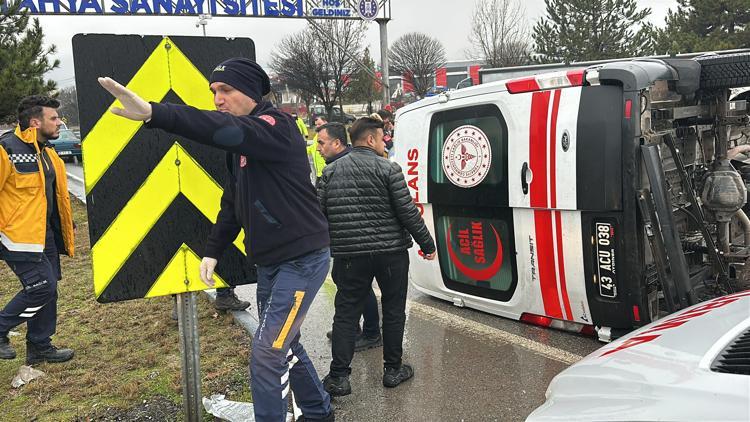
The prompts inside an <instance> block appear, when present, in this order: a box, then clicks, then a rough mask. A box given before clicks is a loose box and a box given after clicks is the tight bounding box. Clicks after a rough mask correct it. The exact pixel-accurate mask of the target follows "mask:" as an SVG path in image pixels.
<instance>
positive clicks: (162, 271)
mask: <svg viewBox="0 0 750 422" xmlns="http://www.w3.org/2000/svg"><path fill="white" fill-rule="evenodd" d="M87 36H88V35H87ZM92 36H93V37H96V36H99V37H103V38H104V41H103V43H105V44H106V42H112V43H113V44H114V45H116V47H117V48H122V46H123V44H127V48H129V49H131V50H136V51H137V50H138V49H141V50H143V49H144V47H146V46H147V45H149V43H148V42H145V41H144V40H145V39H146V38H150V40H146V41H150V42H151V44H150V45H151V46H153V45H154V44H157V45H156V47H155V48H154V49H153V51H150V53H148V54H147V58H146V60H145V62H144V63H143V65H142V66H141V67H140V69H138V70H137V72H135V74H134V75H133V76H132V78H131V79H130V81H129V82H128V83H127V87H128V88H129V89H131V90H133V91H134V92H135V93H137V94H138V95H140V96H141V97H142V98H144V99H146V100H148V101H154V102H159V101H162V100H163V99H164V98H165V97H166V96H167V95H170V93H174V95H177V97H179V99H180V100H182V101H183V102H184V103H185V104H187V105H190V106H193V107H196V108H199V109H204V110H214V104H213V97H212V94H211V92H210V90H209V89H208V81H207V79H206V77H205V76H204V73H202V72H201V71H200V70H199V69H198V68H197V67H196V66H195V65H194V64H193V63H192V62H191V61H190V59H189V58H188V56H187V55H186V54H184V53H183V51H182V50H181V49H180V48H179V47H178V46H177V43H176V42H175V40H174V39H172V38H169V37H164V38H163V39H161V40H160V41H159V42H158V43H157V42H156V40H155V37H143V38H141V37H133V36H115V35H92ZM178 39H180V42H181V43H182V45H183V46H187V48H188V49H192V51H193V54H194V55H195V54H203V52H208V53H206V54H209V55H210V54H213V55H214V56H218V55H219V54H221V52H220V51H219V50H221V49H224V50H229V51H224V54H228V55H229V57H232V56H236V55H240V54H241V53H243V52H246V51H247V45H248V44H249V45H250V46H251V47H250V54H251V55H252V54H254V53H253V50H252V41H250V40H247V39H245V40H240V41H242V42H244V44H243V45H244V48H245V49H244V50H242V51H241V52H240V54H237V53H236V52H235V51H236V50H237V49H238V47H236V46H237V45H239V44H242V42H239V41H238V42H237V44H232V42H233V41H228V40H226V39H212V40H213V41H212V40H211V39H206V38H201V39H197V38H192V37H178ZM183 40H184V41H183ZM84 41H85V42H87V43H89V46H90V45H96V46H99V45H100V43H97V42H96V41H97V40H92V39H87V40H84ZM85 42H80V43H79V44H85ZM212 42H215V44H212ZM128 43H130V44H128ZM196 45H197V46H196ZM214 46H216V47H214ZM78 48H79V51H83V53H82V54H80V55H79V56H81V55H85V54H92V55H96V53H95V52H90V53H89V52H88V51H87V50H90V47H89V48H88V49H87V48H83V47H81V46H80V45H79V47H78ZM147 48H149V49H150V48H153V47H147ZM233 48H234V50H232V49H233ZM102 49H103V50H104V51H106V54H105V55H106V56H107V58H101V61H102V62H103V63H102V64H101V66H102V68H103V69H104V70H98V69H96V66H97V63H94V64H92V65H89V68H88V69H87V70H88V72H89V75H90V74H91V73H93V72H100V73H99V75H107V70H106V69H107V68H110V69H113V68H117V63H118V61H119V62H120V63H122V62H123V60H127V59H124V58H122V56H120V55H118V53H117V52H114V51H110V50H108V49H106V47H102ZM196 50H197V52H196ZM146 51H149V50H146ZM217 51H219V52H217ZM75 52H76V39H74V54H75ZM99 54H100V55H101V52H100V53H99ZM144 56H145V55H144ZM144 56H141V57H144ZM196 57H197V56H196ZM210 57H213V56H210ZM202 58H203V59H205V57H202ZM217 58H218V57H217ZM226 58H228V57H226ZM87 59H88V60H91V59H90V58H87ZM96 59H98V58H96ZM96 59H95V60H96ZM107 60H109V62H107ZM85 63H86V64H88V63H91V62H89V61H86V62H85ZM202 63H203V64H204V66H203V69H204V72H205V71H206V66H205V60H204V61H203V62H202ZM76 65H77V67H76V70H77V72H76V74H77V77H78V76H79V75H78V73H79V72H78V62H77V64H76ZM99 75H97V76H99ZM87 76H88V75H87ZM94 80H95V78H94ZM77 85H79V86H81V84H80V83H78V82H77ZM83 85H85V83H84V84H83ZM89 87H90V89H94V88H95V87H93V86H91V85H89ZM96 88H98V87H96ZM87 89H88V88H87ZM98 89H100V88H98ZM82 91H83V92H82ZM78 92H79V103H80V102H81V98H82V97H83V100H84V101H87V100H89V98H91V97H86V95H87V93H86V92H85V89H83V90H82V89H79V91H78ZM88 94H91V93H88ZM93 94H96V93H95V92H94V93H93ZM172 98H173V97H172ZM89 102H94V101H93V100H89ZM94 105H95V106H96V107H101V108H102V109H103V108H104V107H106V108H107V109H110V108H112V107H119V106H121V105H120V104H119V101H114V102H111V101H110V100H109V99H108V100H107V103H102V102H99V103H94ZM102 111H103V114H102V115H101V117H100V118H99V120H98V121H96V122H95V123H94V122H93V121H92V122H91V124H89V126H88V128H84V124H83V119H82V128H81V129H82V130H84V129H86V131H85V132H84V134H85V138H84V140H83V144H82V145H83V157H84V159H83V168H84V177H85V185H86V194H87V198H88V199H89V200H88V212H89V223H90V225H89V229H90V232H91V233H92V236H91V239H92V244H93V246H92V248H91V255H92V265H93V278H94V293H95V295H96V297H97V300H99V301H101V302H114V301H120V300H127V299H133V298H139V297H154V296H164V295H170V294H176V293H185V292H189V291H198V290H204V289H207V288H208V287H207V286H206V285H205V284H204V283H203V282H202V281H201V280H200V278H199V265H200V262H201V258H200V256H199V254H198V252H196V251H199V249H192V248H191V246H192V247H193V248H202V247H203V246H202V245H203V242H204V241H205V238H206V236H207V230H208V228H209V227H210V224H212V223H215V222H216V217H217V215H218V212H219V208H220V201H221V195H222V193H223V190H222V188H221V186H220V184H219V183H218V182H217V180H221V177H223V174H215V175H212V174H211V173H210V172H208V171H207V170H206V168H212V169H213V170H212V171H214V172H218V171H219V170H217V165H216V162H215V161H217V160H215V157H216V156H215V155H211V154H208V155H206V154H207V152H206V150H207V149H209V147H205V146H201V145H198V144H195V143H193V144H191V145H187V144H181V143H182V142H183V141H182V140H181V139H180V138H177V137H174V136H172V135H168V136H171V147H169V144H162V143H160V142H161V141H162V140H164V136H163V135H159V136H158V137H157V136H155V135H148V136H151V137H153V140H152V139H151V138H149V137H148V136H146V135H143V134H144V133H149V132H144V131H141V126H142V125H143V122H134V121H131V120H128V119H124V118H122V117H119V116H116V115H114V114H112V113H110V112H109V111H104V110H102ZM89 128H90V129H89ZM139 133H141V135H138V134H139ZM144 136H145V137H144ZM167 139H170V138H167ZM138 141H142V142H146V141H148V142H151V143H154V142H157V143H158V149H154V148H153V145H152V148H151V149H144V150H143V151H141V150H140V149H134V147H133V146H130V147H129V146H128V145H129V144H131V143H133V142H138ZM140 145H143V146H144V148H145V147H147V146H148V145H147V144H140ZM186 146H189V147H190V148H186ZM126 147H127V149H126ZM166 148H168V150H167V151H166V153H164V150H165V149H166ZM202 148H203V149H202ZM188 150H189V151H191V152H193V153H194V154H197V155H195V156H193V155H191V154H190V153H189V152H188ZM153 151H158V153H156V154H154V153H153ZM162 153H163V155H161V154H162ZM142 154H151V155H149V156H148V157H149V159H148V160H143V159H142V157H144V156H143V155H142ZM212 154H216V152H213V153H212ZM222 156H223V155H222ZM159 157H160V158H159ZM196 157H202V158H200V159H202V160H208V159H209V158H207V157H213V158H212V159H211V161H210V162H209V161H204V163H208V164H207V165H209V167H204V166H202V165H201V163H200V162H199V160H198V158H196ZM157 160H158V163H157ZM144 163H145V164H144ZM154 163H157V164H155V165H154ZM221 164H222V166H218V167H221V168H223V162H222V163H221ZM152 167H153V168H152ZM134 168H137V169H138V171H136V172H134V171H133V169H134ZM131 172H132V173H133V174H131ZM134 174H137V176H135V175H134ZM123 178H125V179H129V180H130V184H128V185H127V187H126V188H125V189H126V190H127V192H126V193H121V192H120V190H119V189H120V186H121V185H122V183H121V182H119V184H118V180H121V179H123ZM143 178H145V180H144V179H143ZM101 198H109V200H108V201H107V200H105V199H101ZM102 201H104V202H102ZM113 204H114V205H113ZM97 207H98V208H97ZM93 222H96V229H94V228H92V227H93ZM179 225H182V226H181V227H180V230H174V228H176V227H179ZM173 232H174V233H173ZM199 233H200V234H199ZM243 241H244V233H243V232H242V231H240V232H239V235H238V236H237V238H236V239H234V241H233V243H232V244H233V246H234V247H233V248H232V247H230V248H229V249H232V251H228V252H227V253H226V254H231V255H232V257H230V258H229V259H230V261H231V262H232V265H231V266H230V265H229V264H226V265H227V267H226V268H225V272H226V273H223V272H221V270H222V269H221V268H219V269H217V273H220V274H221V275H222V276H223V277H220V276H219V275H218V274H216V275H215V276H214V281H215V283H216V287H227V286H228V283H227V282H226V281H225V280H227V279H230V280H233V281H232V283H237V282H238V281H242V280H245V279H246V278H245V277H244V275H246V274H247V271H246V270H247V268H246V260H245V259H244V256H245V250H244V244H243ZM189 245H190V246H189ZM155 248H156V249H155ZM155 252H158V253H155ZM226 254H225V255H226ZM157 256H158V257H157ZM170 257H171V258H170ZM232 260H233V261H232ZM220 267H221V266H220ZM240 267H243V268H240ZM228 277H231V278H228ZM240 284H241V283H240Z"/></svg>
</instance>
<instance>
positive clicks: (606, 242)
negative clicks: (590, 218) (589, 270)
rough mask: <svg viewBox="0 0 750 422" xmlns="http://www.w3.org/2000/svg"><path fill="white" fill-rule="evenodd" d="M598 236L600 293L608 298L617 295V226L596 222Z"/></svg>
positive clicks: (595, 231) (597, 256)
mask: <svg viewBox="0 0 750 422" xmlns="http://www.w3.org/2000/svg"><path fill="white" fill-rule="evenodd" d="M594 237H595V238H596V270H597V276H598V277H597V278H598V280H599V294H600V295H601V296H602V297H606V298H610V299H612V298H616V297H617V268H616V264H617V259H616V258H617V247H616V245H617V243H616V241H615V228H614V226H613V225H612V224H610V223H599V222H597V223H594Z"/></svg>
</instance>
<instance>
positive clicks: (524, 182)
mask: <svg viewBox="0 0 750 422" xmlns="http://www.w3.org/2000/svg"><path fill="white" fill-rule="evenodd" d="M532 180H534V173H533V172H532V171H531V168H529V163H523V166H522V167H521V189H522V190H523V194H524V195H526V194H528V193H529V184H530V183H531V181H532Z"/></svg>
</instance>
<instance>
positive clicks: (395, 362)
mask: <svg viewBox="0 0 750 422" xmlns="http://www.w3.org/2000/svg"><path fill="white" fill-rule="evenodd" d="M408 274H409V255H408V253H407V252H406V251H402V252H396V253H389V254H380V255H367V256H354V257H343V258H338V257H337V258H334V260H333V270H332V271H331V275H332V276H333V280H334V282H335V283H336V287H337V288H338V291H337V292H336V300H335V302H334V305H335V307H336V313H335V315H334V317H333V336H332V338H331V354H332V355H333V360H332V362H331V375H332V376H335V377H341V376H347V375H349V374H350V373H351V368H350V365H351V362H352V357H353V356H354V341H355V337H356V336H357V329H358V326H359V317H360V315H362V311H363V310H364V306H365V301H366V299H367V296H368V295H369V294H370V292H371V291H372V288H371V284H372V278H373V277H375V280H376V281H377V282H378V286H380V292H381V293H382V297H381V303H382V305H383V361H384V366H385V367H386V368H398V367H400V366H401V355H402V354H403V347H402V344H403V341H404V324H405V323H406V289H407V286H408Z"/></svg>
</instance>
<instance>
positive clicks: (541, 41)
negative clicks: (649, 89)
mask: <svg viewBox="0 0 750 422" xmlns="http://www.w3.org/2000/svg"><path fill="white" fill-rule="evenodd" d="M545 3H546V10H547V16H546V17H543V18H541V19H539V21H538V22H537V23H536V25H534V32H533V35H532V37H533V39H534V43H535V52H536V54H537V59H536V60H537V61H539V62H544V63H553V62H566V63H570V62H580V61H587V60H602V59H615V58H622V57H636V56H644V55H650V54H653V47H654V29H653V26H652V25H651V24H649V23H648V22H646V18H647V17H648V15H650V14H651V9H650V8H644V9H640V10H639V9H638V7H637V2H636V0H545Z"/></svg>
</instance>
